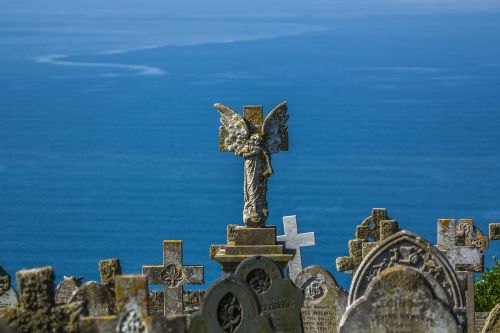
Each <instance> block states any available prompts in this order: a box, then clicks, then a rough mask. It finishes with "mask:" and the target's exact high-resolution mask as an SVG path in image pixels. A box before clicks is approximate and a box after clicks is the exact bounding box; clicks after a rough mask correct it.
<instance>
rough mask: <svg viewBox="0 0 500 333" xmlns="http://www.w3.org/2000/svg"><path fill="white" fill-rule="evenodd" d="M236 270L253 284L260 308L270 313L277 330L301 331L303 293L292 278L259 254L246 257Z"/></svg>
mask: <svg viewBox="0 0 500 333" xmlns="http://www.w3.org/2000/svg"><path fill="white" fill-rule="evenodd" d="M235 274H236V275H238V276H239V277H241V278H242V279H243V280H245V281H246V282H247V283H248V284H249V285H250V287H252V289H253V290H254V292H255V293H256V294H257V297H258V299H259V302H260V304H261V307H262V311H263V312H264V313H268V314H269V315H270V316H271V320H272V322H273V326H274V327H275V329H276V330H278V331H282V332H302V322H301V313H300V309H301V308H302V306H303V304H304V295H303V294H302V291H301V290H300V289H299V288H298V287H297V286H295V284H293V282H292V280H290V279H288V278H284V277H283V273H282V272H281V270H280V269H279V267H278V266H277V265H276V264H275V263H274V262H273V261H272V260H271V259H269V258H266V257H260V256H256V257H250V258H247V259H245V260H243V261H242V262H241V264H240V265H239V266H238V267H237V268H236V271H235Z"/></svg>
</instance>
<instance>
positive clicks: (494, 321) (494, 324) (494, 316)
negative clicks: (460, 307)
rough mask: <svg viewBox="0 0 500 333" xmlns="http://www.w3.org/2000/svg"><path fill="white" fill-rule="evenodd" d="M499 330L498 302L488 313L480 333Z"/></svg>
mask: <svg viewBox="0 0 500 333" xmlns="http://www.w3.org/2000/svg"><path fill="white" fill-rule="evenodd" d="M498 332H500V303H498V304H497V305H496V306H495V307H494V308H493V309H492V310H491V311H490V313H489V315H488V317H487V318H486V321H485V323H484V326H483V330H482V331H481V333H498Z"/></svg>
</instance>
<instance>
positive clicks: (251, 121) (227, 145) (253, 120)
mask: <svg viewBox="0 0 500 333" xmlns="http://www.w3.org/2000/svg"><path fill="white" fill-rule="evenodd" d="M214 107H215V108H216V110H217V112H219V114H220V115H221V119H220V121H221V123H222V126H221V127H220V128H219V150H220V151H232V152H234V153H235V154H236V155H237V156H241V157H243V158H245V168H244V175H245V181H244V194H245V195H244V198H245V206H244V208H243V222H244V223H245V225H246V226H247V227H262V226H264V224H265V222H266V219H267V216H268V210H267V198H266V193H267V181H268V177H269V176H271V175H272V174H273V173H274V171H273V168H272V165H271V154H275V153H277V152H279V151H280V150H288V126H287V125H286V122H287V120H288V114H287V106H286V102H283V103H281V104H279V105H278V106H276V107H275V108H274V109H273V110H272V111H271V112H270V113H269V115H268V116H267V117H266V118H265V120H264V121H263V108H262V107H261V106H249V107H245V108H244V110H245V111H244V116H243V117H242V116H241V115H240V114H238V113H237V112H236V111H234V110H233V109H231V108H229V107H227V106H225V105H222V104H215V105H214Z"/></svg>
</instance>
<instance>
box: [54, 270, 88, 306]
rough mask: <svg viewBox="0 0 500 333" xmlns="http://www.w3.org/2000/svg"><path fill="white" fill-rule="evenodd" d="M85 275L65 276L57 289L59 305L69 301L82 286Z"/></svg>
mask: <svg viewBox="0 0 500 333" xmlns="http://www.w3.org/2000/svg"><path fill="white" fill-rule="evenodd" d="M82 280H83V276H80V277H74V276H69V277H68V276H65V277H64V279H63V281H62V282H61V283H59V284H58V285H57V287H56V291H55V303H56V304H57V305H60V304H67V303H69V301H70V299H71V296H72V295H73V293H74V292H76V291H77V290H78V288H80V287H81V286H82Z"/></svg>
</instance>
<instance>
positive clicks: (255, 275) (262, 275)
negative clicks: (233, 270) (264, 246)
mask: <svg viewBox="0 0 500 333" xmlns="http://www.w3.org/2000/svg"><path fill="white" fill-rule="evenodd" d="M247 282H248V284H249V285H250V287H252V289H253V290H254V291H255V292H256V293H257V294H262V293H264V292H266V291H268V290H269V287H271V277H270V276H269V275H268V274H267V273H266V272H265V271H264V270H263V269H260V268H257V269H254V270H253V271H251V272H250V273H249V274H248V276H247Z"/></svg>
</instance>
